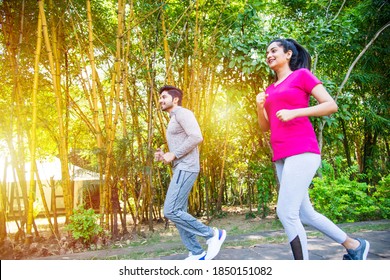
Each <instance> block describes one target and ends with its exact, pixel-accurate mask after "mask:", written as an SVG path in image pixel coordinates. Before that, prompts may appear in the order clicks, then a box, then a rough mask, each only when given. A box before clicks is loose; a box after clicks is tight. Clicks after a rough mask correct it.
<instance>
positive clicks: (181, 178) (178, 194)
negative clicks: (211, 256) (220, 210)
mask: <svg viewBox="0 0 390 280" xmlns="http://www.w3.org/2000/svg"><path fill="white" fill-rule="evenodd" d="M197 176H198V173H193V172H187V171H183V170H175V172H174V174H173V177H172V180H171V183H170V184H169V188H168V192H167V195H166V198H165V203H164V215H165V217H167V218H168V219H169V220H171V221H172V222H173V223H175V225H176V227H177V228H178V229H180V230H179V232H180V236H181V238H182V241H183V244H184V245H185V246H186V247H187V249H188V250H189V251H190V252H191V253H192V254H193V255H198V254H201V253H202V252H203V249H202V248H201V246H200V244H199V243H198V241H197V240H196V236H201V237H205V238H206V239H208V238H211V237H213V235H214V231H213V229H212V228H210V227H208V226H206V225H204V224H203V223H201V222H199V221H198V220H197V219H196V218H194V217H193V216H191V215H190V214H188V213H187V204H188V196H189V194H190V192H191V189H192V187H193V184H194V182H195V180H196V178H197ZM184 232H186V233H184Z"/></svg>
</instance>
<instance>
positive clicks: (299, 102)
mask: <svg viewBox="0 0 390 280" xmlns="http://www.w3.org/2000/svg"><path fill="white" fill-rule="evenodd" d="M318 84H321V81H320V80H319V79H318V78H317V77H316V76H314V75H313V74H312V73H311V72H310V70H308V69H305V68H301V69H298V70H295V71H294V72H292V73H291V74H290V75H289V76H288V77H287V78H286V79H285V80H284V81H282V82H281V83H280V84H278V85H276V86H275V85H274V84H271V85H270V86H269V87H268V88H267V89H266V90H265V92H266V93H267V94H268V97H267V99H266V102H265V104H264V108H265V110H266V112H267V115H268V120H269V123H270V129H271V146H272V150H273V158H272V160H273V161H276V160H279V159H283V158H286V157H290V156H293V155H298V154H302V153H307V152H310V153H315V154H320V149H319V147H318V142H317V137H316V134H315V132H314V129H313V126H312V124H311V122H310V119H309V118H308V117H299V118H295V119H293V120H290V121H287V122H282V121H280V120H279V119H278V118H277V117H276V112H278V111H279V110H282V109H298V108H306V107H308V106H309V101H310V95H311V91H312V89H313V88H314V87H315V86H316V85H318Z"/></svg>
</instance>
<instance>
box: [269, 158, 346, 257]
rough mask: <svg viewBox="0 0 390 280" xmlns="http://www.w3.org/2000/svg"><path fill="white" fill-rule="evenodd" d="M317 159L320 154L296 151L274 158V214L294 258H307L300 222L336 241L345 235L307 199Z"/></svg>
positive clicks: (344, 237) (341, 239)
mask: <svg viewBox="0 0 390 280" xmlns="http://www.w3.org/2000/svg"><path fill="white" fill-rule="evenodd" d="M320 163H321V156H320V155H318V154H313V153H304V154H299V155H296V156H291V157H288V158H285V159H282V160H278V161H276V162H275V165H276V172H277V176H278V179H279V183H280V189H279V197H278V203H277V215H278V217H279V219H280V221H281V222H282V224H283V227H284V229H285V231H286V234H287V236H288V240H289V242H290V244H291V247H292V250H293V254H294V258H295V259H301V257H299V256H300V255H303V256H302V257H303V259H305V260H307V259H309V254H308V249H307V236H306V232H305V229H304V227H303V224H306V225H310V226H312V227H314V228H316V229H318V230H319V231H320V232H322V233H323V234H325V235H327V236H329V237H330V238H332V239H333V240H334V241H336V242H338V243H340V244H341V243H343V242H344V241H345V240H346V238H347V234H346V233H345V232H344V231H342V230H341V229H340V228H339V227H338V226H336V225H335V224H334V223H333V222H332V221H330V220H329V219H328V218H326V217H325V216H323V215H321V214H319V213H318V212H317V211H315V210H314V208H313V206H312V204H311V202H310V198H309V186H310V183H311V181H312V179H313V177H314V175H315V173H316V171H317V169H318V168H319V166H320ZM297 245H298V247H300V248H297ZM300 250H301V252H299V251H300ZM297 251H298V253H297ZM296 254H297V255H298V257H297V256H296Z"/></svg>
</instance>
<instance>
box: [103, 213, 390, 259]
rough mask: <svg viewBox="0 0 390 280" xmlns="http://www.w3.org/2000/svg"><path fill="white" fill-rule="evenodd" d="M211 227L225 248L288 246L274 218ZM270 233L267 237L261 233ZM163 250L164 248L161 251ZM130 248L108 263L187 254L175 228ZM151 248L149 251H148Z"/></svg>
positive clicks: (228, 220) (231, 218)
mask: <svg viewBox="0 0 390 280" xmlns="http://www.w3.org/2000/svg"><path fill="white" fill-rule="evenodd" d="M209 226H212V227H218V228H224V229H226V230H227V232H228V235H229V237H230V239H228V240H227V241H226V242H225V245H224V246H225V247H226V248H229V247H233V248H248V247H252V246H255V245H259V244H280V243H287V242H288V240H287V236H286V234H284V230H283V226H282V225H281V223H280V221H279V220H277V219H275V218H274V217H270V218H267V219H245V217H244V216H243V215H237V214H228V215H226V216H225V217H223V218H219V219H214V220H212V221H211V222H210V223H209ZM340 227H341V228H342V229H343V230H344V231H346V232H347V233H348V234H353V233H356V232H361V231H367V230H373V231H382V230H389V229H390V221H385V222H384V223H380V224H375V225H371V224H358V225H356V224H351V225H349V224H342V225H340ZM265 232H267V233H269V234H268V235H267V236H265V235H264V234H263V235H261V234H262V233H265ZM250 234H253V236H251V238H239V237H240V236H242V235H250ZM307 235H308V238H321V237H322V236H323V234H322V233H320V232H318V231H316V230H312V229H309V230H308V231H307ZM199 241H200V243H201V245H204V244H205V241H204V240H203V239H199ZM162 245H164V246H163V248H161V247H162ZM126 247H127V248H132V249H135V250H132V252H131V253H130V254H125V255H120V256H115V257H114V258H108V259H120V260H123V259H126V260H128V259H133V260H139V259H153V258H158V257H161V256H168V255H173V254H186V252H187V251H186V249H185V248H184V246H183V245H182V243H181V240H180V236H179V234H178V232H177V230H176V228H175V227H174V226H173V225H172V226H170V227H169V229H167V230H165V229H164V228H160V229H156V231H155V232H152V233H148V234H147V235H146V238H144V239H140V240H134V241H132V242H131V243H130V244H129V246H126ZM147 247H149V250H146V249H145V248H147Z"/></svg>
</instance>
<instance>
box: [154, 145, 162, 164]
mask: <svg viewBox="0 0 390 280" xmlns="http://www.w3.org/2000/svg"><path fill="white" fill-rule="evenodd" d="M163 155H164V152H163V151H162V150H161V149H160V148H158V149H157V150H156V152H155V153H154V160H155V161H163V160H164V158H163Z"/></svg>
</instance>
